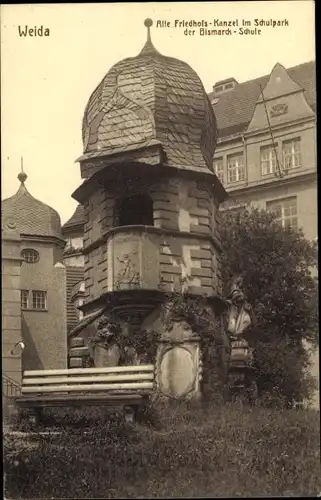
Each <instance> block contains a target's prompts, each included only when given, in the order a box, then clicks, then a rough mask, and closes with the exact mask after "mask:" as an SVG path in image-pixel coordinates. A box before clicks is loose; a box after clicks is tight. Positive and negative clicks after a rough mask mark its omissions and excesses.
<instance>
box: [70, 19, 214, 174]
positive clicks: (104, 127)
mask: <svg viewBox="0 0 321 500" xmlns="http://www.w3.org/2000/svg"><path fill="white" fill-rule="evenodd" d="M151 25H152V21H151V20H150V19H146V21H145V26H146V27H147V31H148V36H147V42H146V44H145V46H144V47H143V49H142V51H141V52H140V54H139V55H138V56H136V57H131V58H127V59H124V60H122V61H120V62H119V63H117V64H115V65H114V66H113V67H112V68H111V69H110V70H109V71H108V73H107V74H106V76H105V77H104V78H103V80H102V81H101V83H100V84H99V85H98V87H97V88H96V89H95V91H94V92H93V94H92V95H91V97H90V99H89V102H88V104H87V107H86V110H85V114H84V118H83V126H82V137H83V145H84V155H83V156H82V157H81V158H79V161H83V160H85V159H88V158H95V157H103V156H109V155H112V154H115V153H119V152H123V151H128V150H135V149H139V148H140V147H146V146H148V145H150V144H159V145H160V146H161V147H162V148H163V152H164V153H165V161H164V163H165V164H167V165H169V166H173V167H177V168H184V169H191V170H201V171H204V170H205V171H208V170H211V171H213V166H212V163H213V154H214V150H215V146H216V136H217V127H216V119H215V115H214V111H213V108H212V106H211V103H210V101H209V98H208V96H207V94H206V92H205V89H204V87H203V84H202V82H201V80H200V78H199V77H198V75H197V73H196V72H195V71H194V70H193V69H192V68H191V67H190V66H189V65H188V64H186V63H185V62H182V61H180V60H178V59H174V58H172V57H166V56H163V55H162V54H160V53H159V52H158V51H157V50H156V49H155V47H154V46H153V44H152V42H151V38H150V26H151Z"/></svg>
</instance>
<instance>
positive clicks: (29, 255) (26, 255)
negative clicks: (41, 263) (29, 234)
mask: <svg viewBox="0 0 321 500" xmlns="http://www.w3.org/2000/svg"><path fill="white" fill-rule="evenodd" d="M21 257H22V258H23V260H24V261H25V262H27V263H28V264H33V263H34V262H38V260H39V253H38V252H37V250H33V249H32V248H25V249H24V250H22V252H21Z"/></svg>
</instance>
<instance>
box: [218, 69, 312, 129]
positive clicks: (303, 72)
mask: <svg viewBox="0 0 321 500" xmlns="http://www.w3.org/2000/svg"><path fill="white" fill-rule="evenodd" d="M287 72H288V74H289V76H290V77H291V78H292V80H294V81H295V82H296V83H298V85H299V86H300V87H301V88H302V89H304V95H305V98H306V100H307V102H308V104H309V105H310V107H311V108H312V110H313V111H315V110H316V73H315V61H309V62H306V63H303V64H299V65H298V66H293V67H292V68H289V69H287ZM269 78H270V75H266V76H262V77H260V78H256V79H254V80H248V81H247V82H244V83H239V84H237V85H236V86H235V88H234V89H233V90H231V91H229V92H226V93H223V94H217V95H216V94H215V92H211V93H210V94H209V98H210V100H211V101H213V99H215V98H217V99H218V101H217V103H216V104H213V108H214V112H215V116H216V119H217V125H218V130H219V137H226V136H228V135H232V134H237V133H241V132H243V131H244V130H245V129H246V127H247V125H248V124H249V123H250V121H251V118H252V115H253V112H254V108H255V103H256V101H257V100H258V98H259V96H260V92H261V91H260V85H261V86H262V88H264V87H265V85H266V84H267V82H268V80H269Z"/></svg>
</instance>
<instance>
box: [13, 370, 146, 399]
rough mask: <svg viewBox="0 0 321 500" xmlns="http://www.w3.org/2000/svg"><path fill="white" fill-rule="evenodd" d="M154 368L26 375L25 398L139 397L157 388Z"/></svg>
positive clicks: (31, 373)
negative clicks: (58, 395)
mask: <svg viewBox="0 0 321 500" xmlns="http://www.w3.org/2000/svg"><path fill="white" fill-rule="evenodd" d="M154 369H155V367H154V365H135V366H112V367H108V368H70V369H64V370H27V371H25V372H24V373H23V379H22V387H21V393H22V395H24V396H28V395H30V396H31V395H33V394H42V393H56V392H67V393H77V392H97V391H99V392H102V391H116V392H119V391H127V390H132V391H134V392H135V393H143V392H146V391H151V390H153V388H154V380H155V376H154Z"/></svg>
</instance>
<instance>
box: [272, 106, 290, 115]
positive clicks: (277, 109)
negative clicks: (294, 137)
mask: <svg viewBox="0 0 321 500" xmlns="http://www.w3.org/2000/svg"><path fill="white" fill-rule="evenodd" d="M287 112H288V105H287V104H284V103H280V104H275V106H271V111H270V115H271V118H276V117H277V116H281V115H285V114H286V113H287Z"/></svg>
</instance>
